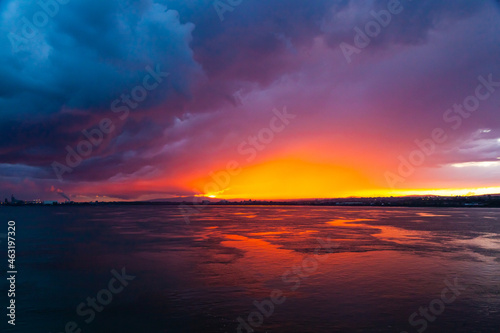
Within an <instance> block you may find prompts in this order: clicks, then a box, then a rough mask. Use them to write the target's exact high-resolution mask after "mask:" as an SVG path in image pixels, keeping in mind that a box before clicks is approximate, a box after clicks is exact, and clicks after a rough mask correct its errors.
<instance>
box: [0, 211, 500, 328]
mask: <svg viewBox="0 0 500 333" xmlns="http://www.w3.org/2000/svg"><path fill="white" fill-rule="evenodd" d="M9 221H14V222H15V237H14V243H11V244H10V245H11V246H12V245H15V267H14V268H15V271H16V274H15V283H14V288H15V292H14V293H15V297H10V296H8V290H9V289H10V288H11V287H12V284H11V282H12V279H11V280H7V279H8V278H9V277H10V276H11V274H8V273H7V271H9V267H8V265H9V263H8V261H7V260H8V257H7V254H8V252H7V250H8V248H7V247H8V245H9V243H8V239H7V238H6V236H7V235H6V234H7V232H8V225H9ZM10 224H11V225H12V223H10ZM10 230H12V229H10ZM11 235H13V234H11ZM11 241H12V239H11ZM0 242H1V243H0V249H1V253H2V254H1V257H2V258H3V264H0V270H1V272H2V276H4V278H2V280H1V281H0V291H1V293H2V296H0V301H1V302H2V303H1V304H0V308H1V309H3V310H2V312H3V313H2V314H1V316H0V318H1V321H2V322H1V323H0V331H1V332H9V333H10V332H22V333H34V332H37V333H40V332H47V333H50V332H52V333H61V332H64V333H82V332H85V333H86V332H96V333H101V332H102V333H110V332H126V333H128V332H130V333H142V332H147V333H166V332H173V333H177V332H178V333H185V332H196V333H197V332H200V333H201V332H214V333H215V332H237V333H238V332H240V333H241V332H243V333H247V332H276V333H279V332H283V333H285V332H286V333H290V332H297V333H299V332H300V333H309V332H310V333H322V332H325V333H326V332H328V333H332V332H394V333H402V332H406V333H411V332H418V333H422V332H429V333H430V332H467V333H471V332H483V333H484V332H495V333H498V332H500V209H489V208H475V207H471V208H404V207H392V208H391V207H319V206H212V205H210V206H199V207H197V208H196V209H185V207H184V208H183V207H177V206H172V205H171V206H160V205H154V206H152V205H135V206H125V205H124V206H113V205H94V206H71V205H67V206H65V205H58V206H21V207H6V206H2V207H0ZM11 299H14V300H15V325H12V324H9V323H8V320H11V318H9V316H7V314H8V313H9V311H10V310H9V309H7V307H8V306H9V304H10V303H9V302H10V301H11ZM11 323H12V322H11Z"/></svg>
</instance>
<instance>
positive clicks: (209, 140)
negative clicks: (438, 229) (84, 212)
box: [0, 0, 500, 201]
mask: <svg viewBox="0 0 500 333" xmlns="http://www.w3.org/2000/svg"><path fill="white" fill-rule="evenodd" d="M59 1H60V2H55V0H42V2H41V3H42V5H40V4H37V1H32V0H2V1H1V2H0V17H1V19H0V112H1V113H0V197H1V198H4V197H7V196H8V197H10V195H11V194H14V195H15V196H16V197H18V198H20V199H24V200H32V199H38V198H39V199H42V200H43V199H45V200H48V199H58V200H64V197H69V198H71V200H75V201H84V200H146V199H155V198H170V197H176V196H193V195H202V194H204V195H207V196H212V197H217V198H225V199H231V198H252V199H254V198H255V199H262V198H270V199H276V198H284V199H288V198H319V197H341V196H371V195H406V194H423V193H430V194H470V193H478V194H479V193H500V118H499V111H500V110H499V105H500V62H499V56H500V3H499V1H495V0H482V1H476V0H455V1H445V0H419V1H416V0H414V1H410V0H402V1H401V2H400V3H399V4H398V3H397V2H396V1H393V0H368V1H365V0H363V1H362V0H357V1H354V0H329V1H326V0H307V1H304V0H286V1H284V0H266V1H263V0H222V1H215V2H214V1H205V0H185V1H168V0H165V1H160V0H159V1H152V0H138V1H125V0H124V1H118V0H105V1H103V0H69V1H68V0H59ZM43 3H46V5H43ZM42 7H44V8H42ZM388 9H390V10H391V11H392V13H391V12H389V11H388ZM44 10H45V11H44ZM47 13H48V14H47ZM377 13H378V14H377ZM375 17H377V19H376V18H375ZM377 20H378V21H380V23H377ZM370 35H371V37H370ZM464 103H465V105H463V104H464ZM88 137H90V139H89V138H88Z"/></svg>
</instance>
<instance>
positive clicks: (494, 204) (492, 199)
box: [0, 195, 500, 208]
mask: <svg viewBox="0 0 500 333" xmlns="http://www.w3.org/2000/svg"><path fill="white" fill-rule="evenodd" d="M2 206H3V207H27V206H29V207H32V206H43V207H47V206H52V207H54V206H57V207H60V206H63V207H65V206H194V207H200V206H311V207H315V206H323V207H436V208H439V207H441V208H500V196H495V195H485V196H475V197H389V198H337V199H314V200H292V201H270V200H244V201H226V200H220V201H215V200H213V199H212V200H200V201H197V202H195V201H186V200H184V201H113V202H98V201H95V202H64V203H58V202H52V203H2V204H1V205H0V207H2Z"/></svg>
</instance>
